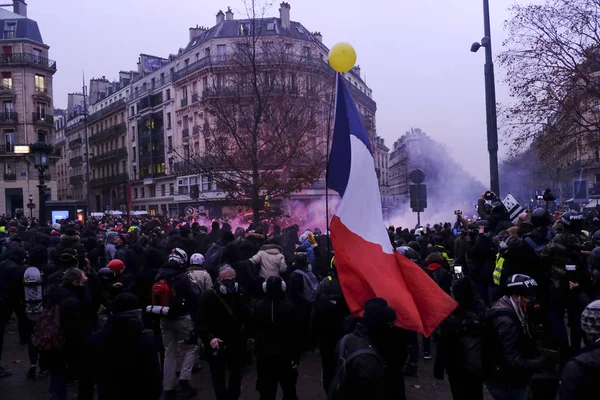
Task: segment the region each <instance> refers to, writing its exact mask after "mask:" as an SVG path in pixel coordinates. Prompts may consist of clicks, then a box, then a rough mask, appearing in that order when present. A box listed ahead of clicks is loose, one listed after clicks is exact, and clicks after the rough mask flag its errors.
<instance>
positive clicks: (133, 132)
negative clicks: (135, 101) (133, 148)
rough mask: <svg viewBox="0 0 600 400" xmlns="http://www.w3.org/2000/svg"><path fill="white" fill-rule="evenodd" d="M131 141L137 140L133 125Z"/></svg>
mask: <svg viewBox="0 0 600 400" xmlns="http://www.w3.org/2000/svg"><path fill="white" fill-rule="evenodd" d="M131 141H132V142H135V126H132V127H131Z"/></svg>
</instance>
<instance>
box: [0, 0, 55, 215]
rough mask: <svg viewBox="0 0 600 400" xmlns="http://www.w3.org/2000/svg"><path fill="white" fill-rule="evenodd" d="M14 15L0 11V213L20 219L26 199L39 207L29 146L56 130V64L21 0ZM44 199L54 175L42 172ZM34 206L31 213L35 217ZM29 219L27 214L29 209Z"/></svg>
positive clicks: (51, 193)
mask: <svg viewBox="0 0 600 400" xmlns="http://www.w3.org/2000/svg"><path fill="white" fill-rule="evenodd" d="M13 11H14V12H11V11H8V10H6V9H4V8H0V26H2V29H3V31H2V33H1V34H2V36H1V40H0V42H1V46H2V54H1V55H0V73H1V74H2V82H1V85H0V101H1V102H2V109H1V110H0V130H2V136H1V138H0V141H1V142H0V159H1V160H0V163H2V168H3V173H4V176H3V182H2V189H1V190H0V191H1V192H2V194H1V195H0V214H6V215H7V216H14V215H16V214H21V215H23V213H24V209H26V208H25V207H26V204H27V203H28V202H29V196H32V201H33V203H34V204H38V205H39V200H40V199H39V189H38V187H37V185H38V179H39V174H38V172H37V171H36V169H35V168H34V165H33V163H32V160H31V155H30V154H29V145H30V144H33V143H34V142H37V141H38V140H39V141H44V142H45V141H49V139H50V135H51V134H52V131H53V128H54V117H53V103H52V77H53V75H54V73H55V72H56V63H55V62H54V61H52V60H50V59H48V50H49V46H48V45H47V44H46V43H44V41H43V40H42V35H41V32H40V29H39V27H38V25H37V22H35V21H33V20H31V19H29V18H27V5H26V4H25V2H24V1H23V0H14V1H13ZM45 197H46V199H47V200H50V199H54V198H56V174H55V169H54V167H53V166H52V167H51V168H50V170H49V171H48V172H47V173H46V194H45ZM37 212H38V208H36V209H34V210H33V211H32V212H31V215H33V216H34V217H37V216H38V215H37ZM27 215H30V212H29V211H27Z"/></svg>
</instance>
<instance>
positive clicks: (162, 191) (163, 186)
mask: <svg viewBox="0 0 600 400" xmlns="http://www.w3.org/2000/svg"><path fill="white" fill-rule="evenodd" d="M165 188H166V186H165V184H164V183H163V184H162V185H160V195H161V196H164V195H165Z"/></svg>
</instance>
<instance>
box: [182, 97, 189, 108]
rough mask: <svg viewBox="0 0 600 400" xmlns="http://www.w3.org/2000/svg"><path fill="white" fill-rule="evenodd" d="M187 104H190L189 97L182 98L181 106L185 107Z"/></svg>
mask: <svg viewBox="0 0 600 400" xmlns="http://www.w3.org/2000/svg"><path fill="white" fill-rule="evenodd" d="M187 105H188V99H187V97H186V98H184V99H181V107H185V106H187Z"/></svg>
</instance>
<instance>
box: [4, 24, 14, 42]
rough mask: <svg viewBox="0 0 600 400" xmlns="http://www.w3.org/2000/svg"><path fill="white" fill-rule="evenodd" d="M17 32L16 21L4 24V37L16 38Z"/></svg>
mask: <svg viewBox="0 0 600 400" xmlns="http://www.w3.org/2000/svg"><path fill="white" fill-rule="evenodd" d="M16 33H17V23H16V22H6V23H5V24H4V39H14V38H15V37H16Z"/></svg>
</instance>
